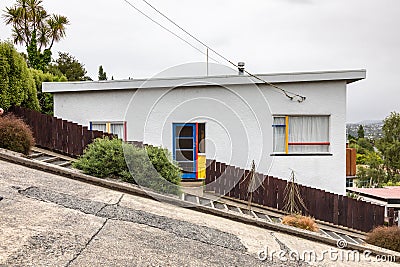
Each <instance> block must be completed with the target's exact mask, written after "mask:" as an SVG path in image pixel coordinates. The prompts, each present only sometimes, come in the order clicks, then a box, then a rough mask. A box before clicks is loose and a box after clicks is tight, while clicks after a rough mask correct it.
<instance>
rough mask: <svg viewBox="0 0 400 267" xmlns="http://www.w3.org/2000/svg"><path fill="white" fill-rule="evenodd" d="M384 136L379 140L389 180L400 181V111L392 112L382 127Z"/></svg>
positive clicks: (378, 144)
mask: <svg viewBox="0 0 400 267" xmlns="http://www.w3.org/2000/svg"><path fill="white" fill-rule="evenodd" d="M382 131H383V138H382V139H381V140H379V141H378V142H377V147H378V149H379V150H380V151H381V152H382V155H383V161H384V164H385V167H386V170H387V173H388V178H389V180H391V181H393V182H398V181H400V113H397V112H392V113H391V114H390V115H389V116H388V117H387V118H386V119H385V120H384V124H383V127H382Z"/></svg>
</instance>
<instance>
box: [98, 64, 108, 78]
mask: <svg viewBox="0 0 400 267" xmlns="http://www.w3.org/2000/svg"><path fill="white" fill-rule="evenodd" d="M105 80H107V73H106V72H105V71H104V70H103V66H101V65H100V67H99V81H105Z"/></svg>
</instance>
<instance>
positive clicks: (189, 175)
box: [172, 123, 197, 179]
mask: <svg viewBox="0 0 400 267" xmlns="http://www.w3.org/2000/svg"><path fill="white" fill-rule="evenodd" d="M178 126H190V127H192V136H191V137H189V136H184V137H181V138H177V136H176V127H178ZM176 139H192V140H193V172H192V173H183V174H182V179H196V172H197V169H196V166H197V159H196V151H197V147H196V123H173V124H172V150H173V153H172V156H173V159H174V160H176Z"/></svg>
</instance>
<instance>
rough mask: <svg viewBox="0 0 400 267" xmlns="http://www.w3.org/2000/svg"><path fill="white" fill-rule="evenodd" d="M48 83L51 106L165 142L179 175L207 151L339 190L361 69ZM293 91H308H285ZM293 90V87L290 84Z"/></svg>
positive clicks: (64, 114)
mask: <svg viewBox="0 0 400 267" xmlns="http://www.w3.org/2000/svg"><path fill="white" fill-rule="evenodd" d="M258 76H259V77H260V78H262V79H263V80H265V81H268V82H269V83H272V84H273V85H275V86H277V87H279V88H281V89H283V90H285V91H282V90H280V89H278V88H275V87H273V86H271V85H266V84H265V83H263V82H261V81H260V80H258V79H255V78H252V77H249V76H246V75H216V76H203V77H195V76H192V77H176V78H151V79H135V80H121V81H101V82H64V83H44V84H43V91H44V92H49V93H53V94H54V114H55V116H56V117H60V118H63V119H66V120H70V121H73V122H77V123H79V124H82V125H87V126H89V127H91V128H92V129H99V130H103V131H108V132H113V133H117V134H118V135H119V136H120V137H121V138H123V139H125V140H128V141H143V142H144V143H146V144H152V145H160V146H163V147H167V148H168V149H169V150H170V151H172V152H173V155H174V158H175V160H177V161H178V162H179V163H180V165H181V166H182V168H183V169H184V175H183V178H184V179H193V178H194V179H201V178H204V175H205V174H204V166H205V158H208V159H216V160H217V161H220V162H224V163H227V164H230V165H234V166H238V167H242V168H249V167H250V165H251V162H252V160H254V161H255V162H256V166H257V171H259V172H261V173H264V174H269V175H273V176H276V177H279V178H284V179H285V178H289V176H290V173H291V170H293V171H294V172H295V175H296V176H295V177H296V179H297V181H298V182H299V183H301V184H305V185H308V186H312V187H317V188H321V189H324V190H327V191H330V192H334V193H339V194H345V192H346V191H345V183H346V179H345V177H346V150H345V148H346V129H345V123H346V89H347V84H350V83H352V82H355V81H358V80H361V79H364V78H365V77H366V71H365V70H349V71H326V72H304V73H283V74H263V75H258ZM285 92H287V93H286V94H287V95H288V96H293V94H291V93H295V94H298V95H299V96H304V97H305V100H304V101H302V102H301V101H298V100H301V98H300V97H294V98H293V99H290V98H289V97H287V96H286V95H285ZM290 92H291V93H290Z"/></svg>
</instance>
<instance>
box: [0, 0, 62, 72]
mask: <svg viewBox="0 0 400 267" xmlns="http://www.w3.org/2000/svg"><path fill="white" fill-rule="evenodd" d="M4 12H5V13H4V14H3V18H4V21H5V23H6V24H7V25H11V26H12V27H13V35H12V36H13V39H14V43H15V44H21V45H24V46H25V47H26V49H27V53H28V65H29V66H30V67H32V68H35V69H41V70H45V68H46V67H47V65H48V64H49V63H50V61H51V48H52V47H53V45H54V43H55V42H58V41H60V40H61V39H62V38H63V37H65V26H66V25H68V24H69V21H68V19H67V17H65V16H61V15H55V14H48V13H47V11H46V10H45V9H44V7H43V5H42V0H16V4H15V5H14V6H12V7H7V8H6V10H5V11H4Z"/></svg>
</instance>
